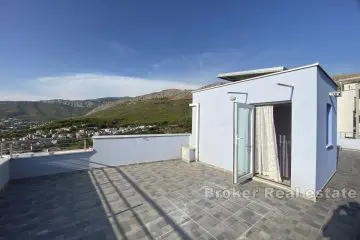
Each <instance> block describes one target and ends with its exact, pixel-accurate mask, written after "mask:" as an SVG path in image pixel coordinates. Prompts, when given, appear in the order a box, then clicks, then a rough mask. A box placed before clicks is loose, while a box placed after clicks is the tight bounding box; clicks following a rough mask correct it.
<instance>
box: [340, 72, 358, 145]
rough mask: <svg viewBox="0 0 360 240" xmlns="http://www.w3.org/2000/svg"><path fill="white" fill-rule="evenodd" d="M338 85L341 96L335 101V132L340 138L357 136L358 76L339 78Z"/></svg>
mask: <svg viewBox="0 0 360 240" xmlns="http://www.w3.org/2000/svg"><path fill="white" fill-rule="evenodd" d="M338 85H340V88H341V97H339V98H338V102H337V105H338V119H337V132H338V134H339V135H340V136H341V137H342V138H359V136H360V132H359V115H360V109H359V90H360V76H357V77H350V78H343V79H339V80H338ZM356 123H357V124H356Z"/></svg>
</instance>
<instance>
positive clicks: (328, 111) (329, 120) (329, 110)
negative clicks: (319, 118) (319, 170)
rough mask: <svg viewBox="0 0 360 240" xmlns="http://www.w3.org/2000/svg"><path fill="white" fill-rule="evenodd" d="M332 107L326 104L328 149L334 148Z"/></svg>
mask: <svg viewBox="0 0 360 240" xmlns="http://www.w3.org/2000/svg"><path fill="white" fill-rule="evenodd" d="M332 111H333V109H332V106H331V104H329V103H327V104H326V147H327V148H330V147H332V135H333V133H332V129H333V128H332V125H333V124H332Z"/></svg>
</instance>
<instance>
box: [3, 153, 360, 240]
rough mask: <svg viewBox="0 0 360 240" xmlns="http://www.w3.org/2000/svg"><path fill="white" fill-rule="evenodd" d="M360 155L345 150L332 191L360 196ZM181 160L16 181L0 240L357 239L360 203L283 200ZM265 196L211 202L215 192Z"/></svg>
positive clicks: (6, 196)
mask: <svg viewBox="0 0 360 240" xmlns="http://www.w3.org/2000/svg"><path fill="white" fill-rule="evenodd" d="M359 173H360V153H359V152H355V151H342V152H341V153H340V158H339V168H338V172H337V173H336V175H335V176H334V177H333V178H332V180H331V181H330V183H329V184H328V188H335V189H342V188H348V189H354V190H356V191H360V175H359ZM231 181H232V180H231V174H230V173H227V172H224V171H221V170H218V169H215V168H212V167H209V166H206V165H204V164H201V163H191V164H188V163H185V162H183V161H180V160H169V161H160V162H152V163H144V164H133V165H125V166H122V167H107V166H103V168H98V169H92V170H89V171H76V172H70V173H61V174H55V175H49V176H41V177H33V178H27V179H19V180H13V181H11V182H10V184H9V185H8V186H7V188H6V189H5V190H4V191H2V192H1V193H0V239H237V238H238V239H286V238H288V239H322V238H325V239H356V238H358V237H359V232H360V230H359V226H360V205H359V200H360V199H359V198H360V197H359V195H357V197H356V198H355V199H349V198H345V199H343V198H337V199H325V198H324V199H319V200H318V201H317V202H316V203H314V202H310V201H307V200H304V199H302V198H291V199H278V198H269V197H266V196H265V189H266V188H269V185H265V184H263V183H260V182H256V181H250V182H247V183H245V184H242V185H233V184H232V183H231ZM210 188H211V189H215V190H224V189H232V188H235V189H238V190H241V191H244V190H257V191H258V192H257V193H256V195H254V196H250V195H248V196H230V198H224V197H214V196H212V197H209V196H208V197H207V196H206V194H205V193H206V191H209V189H210Z"/></svg>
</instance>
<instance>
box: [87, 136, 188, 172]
mask: <svg viewBox="0 0 360 240" xmlns="http://www.w3.org/2000/svg"><path fill="white" fill-rule="evenodd" d="M189 137H190V134H155V135H127V136H123V135H118V136H97V137H93V142H94V145H93V146H94V151H95V154H94V155H93V156H92V157H91V161H92V162H96V163H99V164H104V165H110V166H118V165H125V164H133V163H143V162H152V161H159V160H168V159H180V158H181V146H188V145H189Z"/></svg>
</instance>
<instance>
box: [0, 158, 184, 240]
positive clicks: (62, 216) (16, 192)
mask: <svg viewBox="0 0 360 240" xmlns="http://www.w3.org/2000/svg"><path fill="white" fill-rule="evenodd" d="M91 163H92V164H95V165H97V167H99V168H97V169H93V170H90V171H75V172H70V173H60V174H55V175H48V176H41V177H35V178H27V179H20V180H14V181H12V182H11V184H10V185H9V186H8V187H7V189H6V190H5V191H4V192H3V193H1V195H0V216H1V217H0V233H1V234H0V239H1V237H5V239H54V238H56V239H57V238H59V239H143V238H146V239H157V238H159V237H160V236H161V235H163V234H166V233H169V232H172V231H175V232H176V234H177V235H178V236H179V237H180V238H182V239H190V236H189V235H188V234H187V233H186V232H185V231H184V230H183V229H182V228H180V227H179V226H178V225H179V224H182V223H183V222H184V221H187V220H189V219H188V218H187V217H186V216H185V215H184V213H183V212H182V211H180V210H179V209H176V208H175V206H174V205H172V204H171V203H170V202H166V200H165V199H161V198H159V199H156V198H155V199H154V198H151V197H150V196H148V195H147V194H146V193H145V192H144V191H143V190H142V189H141V188H140V187H139V186H138V185H137V184H136V183H135V182H133V181H132V180H131V178H130V177H129V176H128V175H127V174H126V173H125V172H124V171H123V170H121V168H119V167H111V166H106V165H103V164H98V163H96V162H91ZM72 164H73V167H74V169H76V170H77V169H81V168H82V167H87V166H88V164H89V162H85V161H84V166H79V165H80V164H79V162H77V163H72ZM67 167H68V168H69V167H71V166H70V165H67ZM157 201H159V203H161V205H162V207H160V206H159V204H158V203H157Z"/></svg>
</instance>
